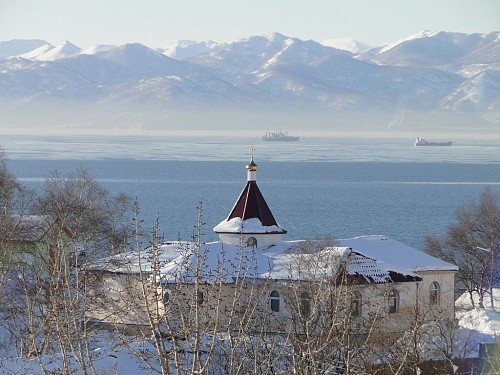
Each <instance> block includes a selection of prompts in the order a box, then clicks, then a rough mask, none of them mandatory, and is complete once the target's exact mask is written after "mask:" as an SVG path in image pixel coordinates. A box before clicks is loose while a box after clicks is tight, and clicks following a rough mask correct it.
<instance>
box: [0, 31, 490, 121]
mask: <svg viewBox="0 0 500 375" xmlns="http://www.w3.org/2000/svg"><path fill="white" fill-rule="evenodd" d="M335 43H336V44H335ZM331 45H337V46H346V47H345V48H348V49H350V50H347V49H338V48H333V47H331V46H326V45H323V44H320V43H318V42H315V41H313V40H307V41H305V40H300V39H297V38H293V37H288V36H284V35H281V34H278V33H273V34H269V35H264V36H252V37H250V38H246V39H242V40H238V41H236V42H233V43H223V44H218V43H215V42H212V41H204V42H193V41H179V42H177V43H175V44H173V45H171V46H168V47H166V48H164V49H152V48H149V47H147V46H144V45H141V44H125V45H122V46H110V45H98V46H94V47H91V48H87V49H83V50H82V49H81V48H80V47H78V46H75V45H74V44H72V43H71V42H65V43H64V44H62V45H59V46H53V45H51V44H50V43H48V42H46V41H43V40H11V41H4V42H0V100H1V102H0V110H6V111H16V110H17V111H22V110H23V109H24V108H31V109H33V108H36V107H37V106H41V105H48V104H53V103H58V104H59V105H64V106H66V107H67V106H69V105H71V104H78V105H91V106H97V107H99V108H106V109H109V110H110V111H111V110H121V109H123V108H127V109H128V110H131V109H138V110H139V109H140V110H148V111H157V110H158V111H163V110H179V109H183V108H199V109H202V108H209V107H212V108H213V107H217V108H267V109H270V108H274V109H276V108H278V109H282V110H289V109H293V110H298V109H303V110H307V111H310V110H321V111H333V112H338V111H365V112H369V111H386V112H393V113H402V112H404V111H423V112H444V113H450V112H451V113H467V115H469V116H474V117H477V118H480V119H483V120H487V121H489V122H492V123H499V122H500V115H499V113H500V95H499V93H500V35H499V32H492V33H489V34H462V33H451V32H430V31H423V32H420V33H417V34H415V35H411V36H409V37H408V38H405V39H403V40H400V41H397V42H395V43H392V44H389V45H386V46H380V47H375V48H371V49H365V50H362V49H364V48H362V47H360V46H363V44H361V43H359V42H354V41H351V42H349V41H346V40H341V41H331ZM365 47H366V46H365ZM360 50H362V51H361V52H359V51H360Z"/></svg>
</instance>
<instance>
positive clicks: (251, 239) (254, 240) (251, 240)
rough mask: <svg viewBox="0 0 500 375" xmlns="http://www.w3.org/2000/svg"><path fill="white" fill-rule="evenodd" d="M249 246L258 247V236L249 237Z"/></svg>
mask: <svg viewBox="0 0 500 375" xmlns="http://www.w3.org/2000/svg"><path fill="white" fill-rule="evenodd" d="M247 246H248V247H257V238H255V237H249V238H248V240H247Z"/></svg>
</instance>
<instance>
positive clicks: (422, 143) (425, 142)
mask: <svg viewBox="0 0 500 375" xmlns="http://www.w3.org/2000/svg"><path fill="white" fill-rule="evenodd" d="M452 144H453V141H445V142H431V141H428V140H426V139H424V138H420V137H417V138H415V143H414V144H413V145H414V146H451V145H452Z"/></svg>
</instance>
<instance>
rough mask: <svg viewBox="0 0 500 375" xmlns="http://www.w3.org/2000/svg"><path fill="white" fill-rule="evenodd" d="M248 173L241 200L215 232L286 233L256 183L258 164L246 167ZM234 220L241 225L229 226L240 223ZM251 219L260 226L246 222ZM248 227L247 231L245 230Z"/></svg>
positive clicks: (238, 200) (251, 163) (239, 199)
mask: <svg viewBox="0 0 500 375" xmlns="http://www.w3.org/2000/svg"><path fill="white" fill-rule="evenodd" d="M246 169H247V172H248V178H247V184H246V185H245V188H244V189H243V191H242V192H241V194H240V196H239V198H238V199H237V200H236V203H235V204H234V206H233V209H232V210H231V212H230V213H229V216H228V217H227V219H226V220H223V221H222V222H221V223H219V225H217V226H216V227H215V228H214V231H215V232H217V233H240V232H242V231H243V232H244V233H254V232H255V233H274V234H279V233H282V234H284V233H286V230H284V229H282V228H280V226H279V225H278V223H277V222H276V219H275V218H274V216H273V214H272V212H271V210H270V209H269V206H268V205H267V203H266V200H265V199H264V197H263V196H262V193H261V192H260V190H259V187H258V186H257V182H256V178H255V177H256V172H257V164H255V162H254V161H253V155H252V160H251V161H250V164H248V165H247V166H246ZM233 219H235V220H236V219H239V220H240V221H239V224H237V225H236V226H232V225H229V224H231V223H232V224H235V223H237V222H238V221H234V220H233ZM249 219H258V220H259V221H260V224H258V225H257V226H256V225H255V222H253V224H250V225H245V224H249V223H250V222H248V221H247V222H246V220H249ZM226 224H228V225H226ZM244 227H246V228H245V229H243V228H244Z"/></svg>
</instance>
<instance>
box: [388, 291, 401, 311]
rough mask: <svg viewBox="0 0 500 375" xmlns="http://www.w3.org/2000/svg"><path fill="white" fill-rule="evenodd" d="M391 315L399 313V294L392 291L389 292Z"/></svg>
mask: <svg viewBox="0 0 500 375" xmlns="http://www.w3.org/2000/svg"><path fill="white" fill-rule="evenodd" d="M388 302H389V314H395V313H397V312H398V311H399V292H398V291H397V290H396V289H392V290H391V291H390V292H389V301H388Z"/></svg>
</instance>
